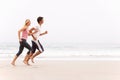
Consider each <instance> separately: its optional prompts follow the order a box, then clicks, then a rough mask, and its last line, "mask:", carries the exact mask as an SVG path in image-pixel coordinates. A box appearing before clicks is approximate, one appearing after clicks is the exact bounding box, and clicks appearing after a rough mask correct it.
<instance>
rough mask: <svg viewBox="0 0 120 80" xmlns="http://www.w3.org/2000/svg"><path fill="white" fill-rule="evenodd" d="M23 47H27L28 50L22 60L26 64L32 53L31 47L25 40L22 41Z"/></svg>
mask: <svg viewBox="0 0 120 80" xmlns="http://www.w3.org/2000/svg"><path fill="white" fill-rule="evenodd" d="M24 47H25V48H27V49H28V50H29V51H30V53H28V54H26V56H25V58H24V60H23V62H24V63H25V64H26V65H30V64H29V63H28V59H29V58H30V55H31V54H32V48H31V47H30V45H29V44H28V43H27V42H24Z"/></svg>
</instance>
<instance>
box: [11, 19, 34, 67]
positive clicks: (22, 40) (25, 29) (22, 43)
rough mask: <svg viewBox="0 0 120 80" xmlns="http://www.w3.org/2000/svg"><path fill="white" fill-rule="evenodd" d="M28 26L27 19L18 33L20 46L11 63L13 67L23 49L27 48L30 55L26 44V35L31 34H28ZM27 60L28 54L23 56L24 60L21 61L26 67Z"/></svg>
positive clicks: (30, 49)
mask: <svg viewBox="0 0 120 80" xmlns="http://www.w3.org/2000/svg"><path fill="white" fill-rule="evenodd" d="M30 24H31V22H30V20H29V19H27V20H26V21H25V25H24V26H23V27H22V28H21V29H20V30H19V31H18V39H19V43H20V46H19V51H18V53H17V54H16V55H15V57H14V59H13V61H12V63H11V64H12V65H13V66H15V61H16V59H17V58H18V57H19V55H20V54H21V53H22V51H23V49H24V47H25V48H27V49H28V50H29V51H30V53H31V52H32V48H31V47H30V45H29V44H28V43H27V42H26V40H27V38H28V35H31V34H32V33H28V28H29V26H30ZM21 33H22V35H21ZM28 58H29V53H28V54H27V55H26V56H25V59H24V61H23V62H24V63H25V64H26V65H29V63H28V61H27V59H28Z"/></svg>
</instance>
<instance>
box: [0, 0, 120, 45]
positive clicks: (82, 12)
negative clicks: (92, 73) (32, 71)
mask: <svg viewBox="0 0 120 80" xmlns="http://www.w3.org/2000/svg"><path fill="white" fill-rule="evenodd" d="M119 4H120V1H119V0H0V10H1V11H0V28H1V29H0V42H6V43H7V42H18V36H17V31H18V30H19V29H20V28H21V27H23V25H24V22H25V20H26V19H30V20H31V26H30V27H33V26H36V25H38V24H37V21H36V19H37V17H38V16H43V17H44V24H43V25H42V32H44V31H45V30H47V31H48V34H47V35H45V36H43V37H41V39H42V40H43V41H45V42H48V43H51V42H56V43H61V42H70V43H71V42H74V43H83V44H84V43H86V44H97V43H98V44H101V43H102V44H120V5H119ZM29 39H31V38H29Z"/></svg>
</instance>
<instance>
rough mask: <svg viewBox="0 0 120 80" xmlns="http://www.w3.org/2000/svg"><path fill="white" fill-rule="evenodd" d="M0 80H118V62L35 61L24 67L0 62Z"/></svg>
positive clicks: (119, 68)
mask: <svg viewBox="0 0 120 80" xmlns="http://www.w3.org/2000/svg"><path fill="white" fill-rule="evenodd" d="M0 80H120V61H109V60H107V61H104V60H103V61H99V60H91V61H89V60H75V61H72V60H36V63H34V64H31V66H26V65H25V64H23V63H22V60H17V62H16V66H15V67H14V66H12V65H11V64H10V60H0Z"/></svg>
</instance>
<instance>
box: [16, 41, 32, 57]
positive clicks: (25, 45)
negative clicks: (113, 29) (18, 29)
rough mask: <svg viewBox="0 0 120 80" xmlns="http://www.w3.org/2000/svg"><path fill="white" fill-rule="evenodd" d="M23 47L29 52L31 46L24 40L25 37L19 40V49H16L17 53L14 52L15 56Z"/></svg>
mask: <svg viewBox="0 0 120 80" xmlns="http://www.w3.org/2000/svg"><path fill="white" fill-rule="evenodd" d="M24 47H25V48H27V49H28V50H29V51H30V52H31V51H32V48H31V47H30V45H29V44H28V43H27V42H26V40H25V39H22V41H21V42H20V46H19V51H18V53H17V54H16V56H19V55H20V54H21V53H22V51H23V49H24ZM28 54H29V53H28Z"/></svg>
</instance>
